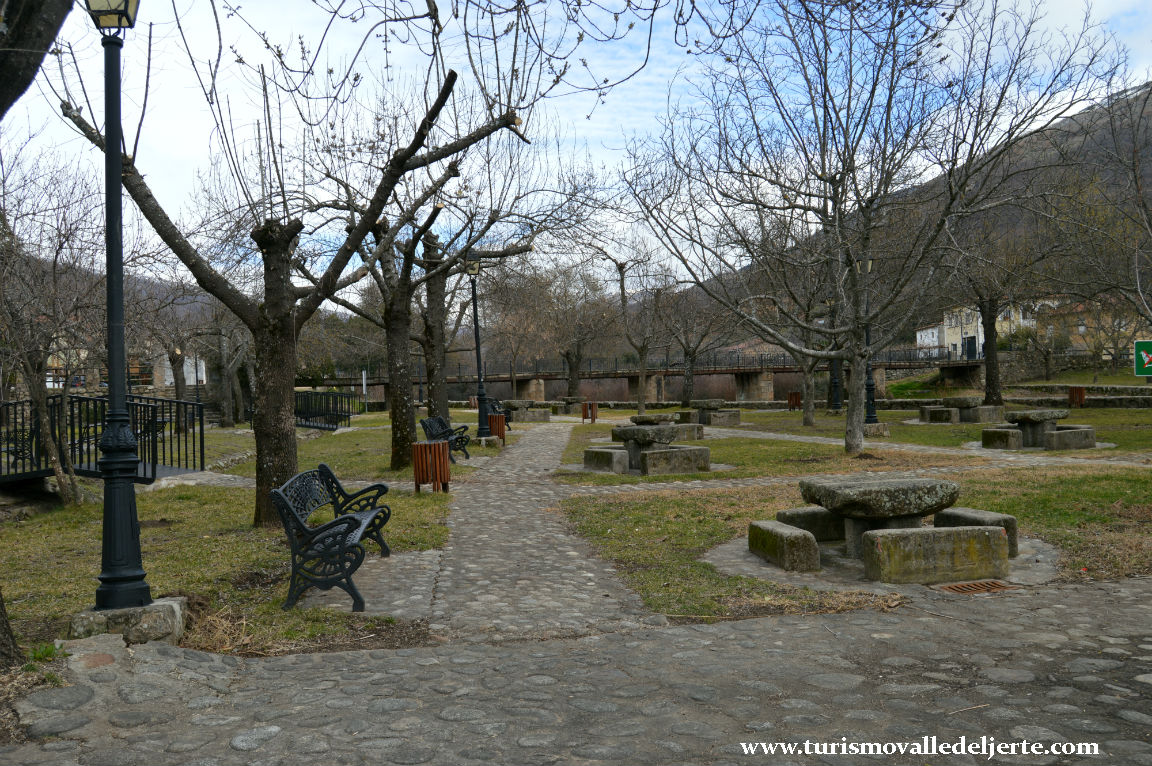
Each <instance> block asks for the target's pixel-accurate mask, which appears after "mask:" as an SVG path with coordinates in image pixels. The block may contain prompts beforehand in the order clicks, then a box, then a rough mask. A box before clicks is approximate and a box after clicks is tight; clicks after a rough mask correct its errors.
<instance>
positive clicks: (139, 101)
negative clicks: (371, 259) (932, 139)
mask: <svg viewBox="0 0 1152 766" xmlns="http://www.w3.org/2000/svg"><path fill="white" fill-rule="evenodd" d="M293 6H297V7H298V8H299V10H298V11H293V12H292V13H287V12H286V9H287V8H291V7H293ZM309 7H310V4H308V3H306V2H305V0H290V2H285V0H248V2H245V3H244V4H243V9H244V13H245V14H246V16H247V17H249V18H250V19H251V20H253V22H254V23H256V24H257V25H259V26H260V27H261V28H263V29H267V30H269V31H270V33H271V34H272V35H273V37H274V39H276V40H278V41H282V43H283V44H285V45H289V46H290V45H291V41H292V40H293V39H294V38H295V37H296V36H298V35H301V34H304V35H306V36H308V37H314V36H315V34H316V33H317V28H316V24H317V18H318V17H317V16H316V15H315V14H310V13H308V8H309ZM1041 7H1042V9H1043V12H1044V13H1045V16H1046V24H1047V25H1049V26H1050V27H1051V28H1052V29H1061V28H1064V27H1076V26H1078V25H1079V20H1080V18H1081V17H1082V15H1083V13H1084V7H1083V5H1082V4H1081V3H1079V2H1072V1H1069V0H1049V1H1048V2H1041ZM1092 12H1093V15H1094V17H1095V18H1097V19H1099V20H1101V21H1103V22H1104V23H1105V24H1106V25H1107V27H1108V29H1109V30H1111V31H1112V32H1113V33H1114V34H1115V35H1116V36H1117V37H1118V38H1119V39H1120V40H1121V41H1122V42H1123V43H1124V44H1125V45H1126V46H1127V47H1128V49H1129V51H1130V55H1131V59H1132V64H1133V68H1134V69H1136V70H1137V71H1142V72H1147V71H1149V68H1150V66H1152V3H1148V2H1147V0H1103V1H1101V2H1096V3H1094V4H1093V11H1092ZM177 16H179V17H180V18H181V19H182V23H183V24H184V26H185V32H186V33H187V34H189V36H190V37H191V38H192V39H193V40H194V41H196V46H197V48H198V53H199V56H200V57H201V58H208V57H212V56H214V55H215V32H214V28H215V22H214V20H213V18H212V15H211V13H210V9H209V7H208V4H207V3H205V2H204V0H175V2H173V0H144V1H143V2H142V3H141V11H140V17H139V20H138V22H137V28H136V29H135V30H134V31H133V32H131V33H129V35H128V39H127V42H126V45H125V49H124V69H125V85H124V127H125V131H126V133H127V134H128V135H129V136H130V137H132V136H134V135H135V133H136V125H137V122H138V120H139V119H140V114H141V109H142V107H143V97H144V92H145V89H144V76H143V75H144V72H143V71H142V69H143V67H144V65H145V62H146V49H147V41H148V34H149V26H148V25H149V24H150V25H151V35H152V49H153V60H152V64H151V72H150V73H149V79H150V88H149V89H148V102H147V109H146V114H145V120H144V123H143V125H144V127H143V131H142V134H141V138H140V144H139V151H138V166H139V167H140V168H141V169H142V170H144V171H145V173H146V174H147V176H148V178H149V180H150V182H151V183H152V184H153V186H154V188H155V190H156V192H157V196H158V197H160V199H161V202H163V203H164V204H165V205H166V206H170V207H173V208H177V209H178V208H179V207H180V206H181V205H183V204H184V203H185V202H186V201H187V199H188V198H189V196H190V194H191V192H192V190H193V189H194V188H195V179H196V173H197V171H198V170H202V169H203V168H205V167H206V166H207V164H208V159H209V145H210V136H211V133H212V130H213V125H212V121H211V118H210V116H209V115H208V113H207V110H206V108H205V107H204V99H203V97H202V96H201V94H200V91H199V87H198V85H197V83H196V80H195V78H194V77H192V74H191V66H190V64H189V61H188V58H187V54H185V53H184V50H183V48H182V46H181V45H180V33H179V30H178V28H177V24H176V21H175V19H176V18H177ZM220 28H221V30H222V35H223V38H224V42H225V45H226V46H229V45H232V44H239V45H241V46H242V48H243V49H244V50H253V48H252V45H253V41H254V38H253V35H252V34H251V31H250V30H248V29H246V28H244V27H243V26H242V25H241V24H239V23H238V22H237V20H236V19H229V18H221V19H220ZM357 34H359V31H357ZM63 38H64V39H66V40H68V41H70V42H71V43H72V50H73V51H74V54H75V56H76V58H77V60H78V61H79V63H80V65H81V67H83V68H86V69H87V70H88V71H89V75H88V77H87V79H86V82H85V88H86V89H87V96H88V101H89V103H90V104H91V105H92V106H93V107H94V111H95V112H96V114H97V121H98V122H102V113H103V105H102V101H101V98H102V96H101V84H102V75H101V72H102V55H101V49H100V44H99V36H98V35H97V33H96V32H95V31H94V30H93V29H92V28H91V24H90V22H89V21H88V18H87V16H86V15H85V14H83V13H80V12H79V11H77V12H74V13H72V14H71V16H70V18H69V19H68V21H67V23H66V25H65V30H64V33H63ZM355 40H356V38H355V37H354V36H352V35H349V36H347V37H346V38H339V39H337V41H336V42H337V43H338V44H337V45H334V46H332V48H333V49H334V50H343V49H351V48H352V47H354V41H355ZM389 47H390V49H391V51H392V52H391V53H390V54H389V58H388V61H389V63H390V64H392V68H391V70H386V69H385V67H384V66H383V62H384V56H383V54H382V52H381V51H382V48H383V45H382V43H381V42H379V41H373V42H372V43H371V44H370V45H369V46H368V53H367V54H366V60H365V62H364V68H365V69H366V70H367V71H368V72H375V73H377V74H379V73H384V72H386V71H391V72H395V73H396V74H395V75H394V76H396V77H401V76H402V71H403V68H404V66H405V64H406V63H407V62H406V61H405V59H404V58H403V53H402V52H401V49H400V46H399V45H397V44H395V43H393V44H392V45H390V46H389ZM229 55H230V54H229V53H228V51H225V53H224V56H225V57H226V59H227V57H229ZM588 55H589V58H590V59H591V61H590V63H592V64H593V66H598V67H599V68H600V71H602V72H607V73H609V74H612V75H617V74H619V73H622V72H625V71H629V70H630V69H631V68H632V66H634V65H635V64H636V63H637V62H638V61H639V60H640V57H641V56H642V55H643V39H642V37H641V36H639V35H635V36H634V37H633V38H631V39H629V40H626V41H624V42H622V43H615V44H614V45H613V46H612V47H611V48H601V49H599V50H594V51H591V52H589V54H588ZM693 62H694V59H693V57H691V56H689V55H688V54H687V53H686V51H685V50H684V48H681V47H678V46H676V45H675V44H674V43H673V41H672V39H671V29H670V25H669V24H667V23H666V22H665V23H662V24H660V25H659V26H658V28H657V30H656V36H655V40H654V43H653V46H652V55H651V60H650V61H649V63H648V65H647V67H646V68H645V69H644V70H643V71H642V72H641V73H640V74H638V75H637V76H635V77H634V78H632V79H631V80H629V81H628V82H625V83H623V84H621V85H619V86H618V87H616V88H615V89H614V90H613V91H612V92H611V93H610V94H609V95H608V96H607V98H606V100H605V102H604V103H602V104H596V102H595V99H593V98H591V97H590V96H588V95H586V94H577V95H573V96H569V97H565V98H564V99H560V100H556V101H554V102H553V104H552V105H553V107H554V108H555V112H556V115H557V118H558V120H559V121H560V122H561V123H562V126H563V129H564V130H565V132H566V133H567V135H568V137H569V140H570V141H572V142H573V143H575V144H577V145H586V146H587V148H588V151H589V153H590V154H591V156H592V157H593V158H594V159H595V160H596V161H598V162H602V163H605V164H612V163H614V162H615V161H616V160H617V159H618V158H619V154H620V150H621V148H622V147H623V145H624V143H625V141H626V139H627V138H628V137H630V136H633V135H644V134H647V133H649V132H651V131H654V130H656V128H657V120H658V118H659V116H660V115H661V114H663V112H664V111H665V107H666V103H667V98H668V89H669V82H670V81H671V80H672V79H673V77H674V76H675V75H676V74H677V73H678V72H681V73H682V75H681V76H683V75H685V74H691V71H692V66H693ZM449 63H454V64H455V66H457V68H459V69H461V70H462V72H463V71H466V70H467V66H466V64H465V63H464V61H463V60H461V61H458V62H449ZM230 76H231V75H230ZM381 76H383V77H388V76H390V75H387V74H382V75H381ZM42 79H43V78H42ZM239 92H240V91H239V89H236V90H233V93H239ZM249 92H250V89H249ZM73 98H74V99H75V100H82V97H81V96H80V95H78V94H76V93H74V94H73ZM234 98H237V99H238V100H239V99H241V98H243V96H234ZM236 106H237V111H238V112H239V111H241V109H240V107H241V106H242V104H239V103H237V104H236ZM85 111H87V110H85ZM57 114H58V112H57V110H56V98H55V96H54V95H53V94H52V91H51V90H50V89H49V88H47V87H46V86H45V84H44V83H43V82H39V83H38V85H36V86H33V88H31V89H30V90H29V92H28V94H27V95H26V96H25V97H24V98H23V99H22V101H21V103H20V104H19V105H18V106H17V109H15V110H13V112H12V113H10V115H9V117H8V119H7V120H6V122H5V130H6V132H8V131H11V130H13V129H16V130H23V129H28V128H31V129H38V128H40V127H41V126H43V134H42V137H41V140H42V141H43V142H44V143H54V144H57V145H59V146H60V149H61V151H62V152H64V153H66V154H67V155H68V156H73V155H76V156H84V157H88V158H89V161H92V162H95V163H99V161H100V160H99V158H98V157H96V156H95V152H94V150H92V149H91V148H90V147H88V146H87V145H86V144H85V142H83V141H82V140H81V139H79V138H78V137H76V136H75V135H74V134H72V133H71V132H70V131H69V130H68V129H67V127H66V126H65V125H63V123H62V121H61V120H60V119H59V118H58V116H57Z"/></svg>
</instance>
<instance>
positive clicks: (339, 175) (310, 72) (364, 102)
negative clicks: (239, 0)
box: [61, 0, 636, 524]
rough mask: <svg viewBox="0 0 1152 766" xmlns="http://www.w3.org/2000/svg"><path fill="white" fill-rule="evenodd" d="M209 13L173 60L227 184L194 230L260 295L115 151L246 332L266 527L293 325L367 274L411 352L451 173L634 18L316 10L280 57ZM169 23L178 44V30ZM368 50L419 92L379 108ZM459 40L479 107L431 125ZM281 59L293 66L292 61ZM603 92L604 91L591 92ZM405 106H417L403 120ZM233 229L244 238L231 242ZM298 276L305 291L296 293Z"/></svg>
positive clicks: (521, 9)
mask: <svg viewBox="0 0 1152 766" xmlns="http://www.w3.org/2000/svg"><path fill="white" fill-rule="evenodd" d="M206 7H207V9H208V10H209V12H211V13H212V14H213V16H214V19H215V21H216V24H215V27H216V29H217V30H218V40H217V44H216V46H215V50H212V48H211V46H207V47H206V46H203V45H202V44H201V43H200V42H199V41H190V40H187V39H185V40H184V46H185V50H186V52H187V54H188V57H189V61H190V63H191V65H192V67H193V69H194V70H195V72H196V74H197V77H198V78H199V81H200V84H201V88H202V91H203V96H204V99H205V103H206V104H207V105H208V107H209V109H210V110H211V113H212V115H213V119H214V121H215V123H216V132H215V134H214V140H215V142H216V145H215V147H214V151H215V152H216V154H217V155H218V156H219V157H220V158H221V160H222V162H223V163H224V166H225V167H226V169H227V172H226V177H227V180H228V181H229V185H230V188H228V189H227V191H228V194H227V195H226V196H224V197H221V198H220V199H219V200H218V201H217V202H218V203H222V204H218V205H217V208H216V210H212V211H209V212H210V214H209V215H206V216H204V218H205V222H206V221H207V219H208V218H214V219H215V220H216V222H217V228H220V229H223V230H226V231H228V232H231V233H232V237H231V238H230V246H231V248H233V252H234V253H238V254H239V255H240V256H241V257H242V258H243V259H245V260H247V261H248V262H250V263H253V264H255V265H257V266H258V267H259V271H260V280H259V282H258V283H257V284H256V285H255V286H254V289H253V290H252V291H250V292H249V291H245V290H243V289H240V288H238V287H237V286H236V285H234V284H232V283H231V282H229V281H228V280H227V279H226V278H225V277H224V275H223V274H222V273H221V272H220V270H219V269H218V268H216V265H215V262H214V260H213V258H212V257H211V256H212V253H211V251H210V248H209V246H208V243H209V242H211V241H212V239H213V237H214V236H215V235H214V234H213V233H212V232H210V231H209V230H208V229H207V227H205V226H188V225H181V224H179V223H177V222H176V221H175V220H173V218H172V217H171V216H170V214H169V211H167V210H166V209H165V208H164V207H163V206H162V205H161V204H160V202H159V201H158V200H157V198H156V196H155V195H154V194H153V192H152V189H151V188H150V186H149V183H148V181H147V179H146V176H145V173H144V172H143V170H142V169H141V168H140V167H138V166H137V163H136V158H135V156H134V155H135V144H133V147H132V149H131V150H130V151H129V150H127V149H128V148H127V146H125V147H121V149H122V150H124V151H125V158H124V187H125V189H127V191H128V193H129V196H130V197H131V198H132V199H133V200H134V201H135V203H136V205H137V207H138V208H139V209H140V211H141V213H142V215H143V216H144V217H145V218H146V219H147V220H148V221H149V223H150V224H151V225H152V227H153V228H154V229H155V231H156V232H157V234H158V235H159V236H160V238H161V239H162V240H163V241H164V242H165V244H167V245H168V246H169V248H171V250H172V251H173V253H174V254H175V255H176V257H177V258H179V259H180V260H181V262H183V264H184V265H185V266H186V267H187V268H188V270H189V271H190V272H191V273H192V276H193V277H194V279H195V280H196V282H197V283H198V284H199V285H200V287H201V288H203V289H204V290H206V291H207V292H209V293H210V294H212V295H214V296H215V297H216V298H217V299H219V300H220V301H221V302H222V303H223V304H224V305H225V306H226V307H227V308H228V309H229V310H230V311H232V312H233V313H234V314H235V315H236V316H237V317H238V318H239V319H240V320H241V322H242V323H243V324H244V325H245V326H246V327H247V328H248V330H249V331H250V332H251V334H252V340H253V343H252V349H253V354H254V356H255V376H254V378H255V383H254V385H255V389H256V391H255V398H256V402H255V405H256V406H255V416H254V420H253V428H254V430H255V432H256V443H257V460H256V462H257V477H256V509H255V514H254V520H255V523H257V524H274V523H277V522H276V518H275V514H274V513H273V511H272V508H271V505H270V501H269V495H268V493H269V491H270V490H271V489H272V488H274V487H275V486H277V485H278V484H280V483H282V482H284V481H286V480H287V479H288V478H289V477H290V476H291V475H292V474H293V473H295V471H296V443H295V438H294V429H293V424H294V419H293V413H292V401H293V396H292V386H293V382H294V376H295V373H296V369H295V366H296V354H295V342H296V339H297V337H298V335H299V332H300V328H301V327H302V325H303V324H304V323H305V322H307V321H308V320H309V319H310V318H311V317H312V316H313V315H314V314H315V313H316V311H317V310H318V309H319V307H320V306H321V305H322V304H323V303H324V302H325V301H327V300H332V299H333V298H334V297H336V296H337V295H338V294H339V293H340V292H341V291H342V290H345V289H346V288H348V287H350V286H351V285H353V284H355V282H356V281H358V280H359V279H361V278H364V277H366V276H368V275H369V273H370V271H371V269H377V270H378V271H379V272H380V274H381V276H382V282H379V283H378V285H379V284H381V283H388V284H387V295H385V296H382V297H385V298H386V300H387V305H386V306H385V307H383V308H384V313H385V314H386V316H387V323H388V327H389V333H390V336H392V337H394V338H400V337H403V339H404V340H403V345H404V346H405V347H406V345H407V343H408V338H409V336H410V332H409V325H410V323H411V320H410V311H411V297H412V295H413V293H414V290H415V288H416V287H417V286H418V285H417V284H415V282H416V281H417V280H416V279H415V278H414V275H413V271H412V269H413V265H414V261H415V259H416V258H417V257H418V250H419V247H420V244H419V243H420V241H421V240H422V238H423V236H424V234H425V233H427V232H428V231H430V230H431V227H432V225H433V224H434V222H435V217H436V215H437V213H436V212H435V211H436V210H438V209H440V208H439V207H438V202H440V201H441V198H442V197H443V196H444V195H445V193H446V192H447V191H449V189H448V187H449V184H450V183H452V182H453V181H454V179H456V178H457V177H458V176H459V174H460V167H459V164H458V162H459V155H460V154H461V153H462V152H465V151H466V150H467V149H469V148H470V147H472V146H475V145H477V144H479V143H481V142H483V141H484V140H485V139H487V138H488V137H489V136H492V135H493V134H495V133H497V132H499V131H517V129H518V126H520V125H521V118H520V117H518V115H517V112H518V111H520V112H525V111H526V110H527V109H529V108H530V107H531V105H532V104H533V103H535V102H536V101H537V100H539V99H540V98H542V97H544V96H546V95H548V94H549V93H551V92H553V91H554V90H555V89H556V88H558V87H560V86H561V85H562V84H566V83H571V82H572V73H569V72H568V70H567V69H566V68H564V67H561V68H555V66H554V64H555V62H557V61H559V60H561V59H566V58H567V57H568V56H570V55H571V53H572V50H573V49H574V48H575V46H577V45H579V44H581V43H582V42H583V41H584V40H585V35H584V34H582V31H581V30H582V29H583V28H584V27H592V26H596V24H597V23H598V22H600V21H606V22H607V24H606V26H599V27H597V28H598V29H599V30H600V31H604V32H606V35H602V37H605V36H606V37H607V38H615V37H619V36H621V35H623V34H624V33H626V31H627V30H628V29H629V28H630V24H629V20H631V19H633V18H634V16H635V10H636V7H635V6H634V5H633V4H631V3H627V4H625V5H624V7H622V8H621V9H619V13H617V12H614V11H613V10H612V9H609V8H603V7H599V6H597V7H594V8H592V7H590V8H585V7H583V6H582V5H581V4H579V3H573V4H572V5H571V6H570V7H565V8H563V9H559V10H560V11H561V12H560V13H559V14H558V15H559V19H558V21H559V24H558V26H556V25H549V24H547V23H546V22H547V21H548V20H549V15H548V12H547V10H546V9H543V8H541V9H539V10H533V13H531V14H529V13H528V12H527V11H528V8H527V7H526V6H524V5H523V4H522V3H521V2H518V1H517V2H512V3H510V4H508V5H507V6H502V5H499V4H491V3H486V2H474V1H473V0H459V2H458V3H456V4H455V7H454V8H453V12H452V14H451V15H448V14H445V15H444V16H441V14H440V12H439V10H438V8H437V6H436V4H435V3H428V4H427V5H426V6H424V7H420V8H416V7H413V6H409V5H400V6H395V5H392V4H384V3H375V2H363V3H355V4H352V5H351V6H348V5H346V4H335V5H333V4H316V5H314V6H313V7H311V8H310V9H307V11H308V12H311V13H315V14H318V15H317V16H316V17H315V18H314V19H313V21H316V22H317V23H316V28H317V29H322V30H323V32H322V33H321V34H320V37H319V39H318V41H313V40H308V39H305V38H301V39H300V40H299V41H298V42H297V43H294V44H293V45H291V46H283V45H280V44H277V42H276V41H275V40H273V39H272V38H271V37H270V36H269V35H268V34H265V33H263V32H261V31H259V26H258V24H257V23H256V22H255V21H253V20H252V19H250V18H248V17H247V16H245V13H246V12H245V11H242V10H241V9H240V8H238V7H234V6H226V7H227V10H228V15H227V17H225V18H221V17H220V16H219V14H218V13H217V8H216V3H215V2H210V3H208V4H207V6H206ZM302 12H303V10H302ZM222 25H228V26H232V25H239V27H240V28H241V29H244V28H247V29H248V30H251V31H252V32H253V38H252V39H254V43H255V44H254V46H253V47H251V48H249V47H247V46H239V45H238V46H232V47H231V51H230V55H227V56H226V55H225V52H226V48H225V45H224V43H223V34H222V33H221V32H219V30H220V29H221V27H222ZM354 25H359V26H354ZM178 27H179V29H180V30H181V33H182V34H183V32H182V30H183V29H184V26H183V23H182V22H181V21H180V20H179V19H178ZM338 30H339V31H350V33H351V34H356V32H357V30H360V35H359V39H360V44H359V46H358V47H355V48H354V53H353V54H352V56H351V59H350V61H348V62H347V64H346V65H341V66H339V67H337V66H335V65H333V66H332V67H331V68H329V67H325V66H322V65H320V64H319V63H318V62H320V61H321V60H322V59H323V58H324V57H325V56H326V55H328V53H329V50H328V46H329V45H332V44H334V43H332V41H333V40H334V39H336V38H337V37H338V36H339V35H338ZM593 37H595V36H593ZM378 40H383V41H384V42H385V45H386V46H387V45H389V44H394V43H395V42H396V41H398V40H400V41H405V42H406V43H408V44H409V46H408V48H407V52H409V53H412V54H415V55H417V56H419V57H420V60H421V66H422V67H425V69H424V71H425V77H424V80H423V81H422V82H418V83H416V84H415V85H414V87H411V88H404V87H399V88H397V86H395V85H394V84H393V83H392V82H384V83H379V84H378V85H377V86H376V93H375V94H365V93H363V90H364V87H363V86H364V85H365V82H366V80H365V78H364V77H363V76H362V75H361V74H360V71H359V66H360V64H361V63H362V62H361V61H360V57H361V55H363V54H364V53H365V51H366V50H367V49H368V48H369V47H372V46H374V45H376V44H377V41H378ZM461 41H462V42H464V44H465V48H466V50H467V52H468V59H469V62H470V64H471V66H472V70H473V74H474V75H475V79H476V87H477V88H478V91H479V92H480V93H481V94H482V104H483V106H484V110H483V112H482V113H475V112H473V113H469V114H467V115H466V117H467V119H466V120H460V121H451V120H447V119H442V118H443V117H445V115H446V114H450V112H446V111H445V110H446V107H447V106H448V105H449V102H450V99H451V98H452V96H453V94H454V92H455V87H456V81H457V75H456V73H455V72H454V71H450V70H448V68H447V66H446V65H445V63H444V62H445V57H446V46H449V45H455V44H457V43H458V42H461ZM293 49H294V50H295V51H296V53H294V54H293V53H290V52H289V51H292V50H293ZM205 54H207V55H205ZM226 68H231V69H233V70H235V71H236V72H237V73H238V74H239V75H240V79H241V80H242V81H244V80H246V81H247V82H249V83H251V88H250V89H249V90H248V91H247V92H246V93H245V94H244V100H245V101H246V102H247V103H250V104H254V105H255V107H256V109H257V110H258V111H259V114H260V115H261V117H260V118H259V119H258V120H255V121H254V122H256V126H257V130H256V134H257V135H256V137H255V140H253V141H251V142H248V143H245V142H244V141H243V138H244V136H245V132H243V131H239V130H237V128H236V124H235V123H236V116H235V113H234V112H233V111H232V110H233V101H232V100H231V98H230V97H229V94H228V93H225V92H224V91H223V90H222V88H223V84H224V83H225V82H227V81H228V80H229V78H228V77H227V75H229V74H231V71H227V70H226ZM602 87H604V84H603V83H600V82H599V81H598V82H597V84H596V88H602ZM73 93H75V95H73ZM61 95H62V99H61V100H62V101H63V106H62V110H63V113H64V115H65V117H66V118H67V119H68V120H69V121H70V122H71V123H72V124H73V125H74V126H75V127H76V128H77V129H78V130H79V131H80V132H81V134H82V135H83V136H84V137H85V138H87V139H88V140H89V141H90V142H91V143H92V144H93V145H95V146H96V147H98V148H100V149H102V150H103V149H104V148H105V147H104V140H103V135H102V133H101V132H100V131H99V130H98V129H97V128H96V126H95V125H94V124H93V123H92V122H91V121H90V120H89V119H87V118H86V117H85V116H84V113H83V112H82V110H81V108H80V106H81V104H82V100H81V98H80V96H81V91H80V90H79V89H78V87H75V86H73V87H72V88H71V89H69V90H65V91H64V92H62V94H61ZM404 104H406V105H410V106H411V108H410V109H405V108H402V107H403V105H404ZM245 122H247V123H251V122H253V121H251V120H248V119H246V120H245ZM368 158H371V161H369V160H368ZM221 224H223V226H221ZM197 233H198V234H199V236H196V234H197ZM241 233H244V234H247V235H248V238H249V239H248V241H243V238H242V237H241V236H238V235H240V234H241ZM444 268H450V266H449V265H448V264H447V263H446V264H445V265H444ZM298 277H304V279H305V280H306V284H301V283H298V282H297V281H295V279H296V278H298ZM393 277H395V278H394V279H393ZM390 280H391V281H390ZM389 281H390V283H389ZM391 342H392V341H390V343H391ZM397 343H399V341H397ZM388 363H389V378H390V380H391V381H392V382H393V385H392V394H391V395H392V397H393V401H392V403H391V404H392V414H393V429H392V446H393V452H392V460H393V465H394V466H395V467H400V466H403V465H406V464H407V462H408V461H409V460H410V455H409V454H408V452H409V450H408V445H410V443H411V441H412V439H413V436H414V434H413V433H412V427H411V425H409V424H410V422H411V418H410V413H411V412H412V403H411V395H410V393H407V381H409V380H410V371H409V362H408V357H407V354H396V353H391V354H389V356H388ZM406 416H409V417H406Z"/></svg>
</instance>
